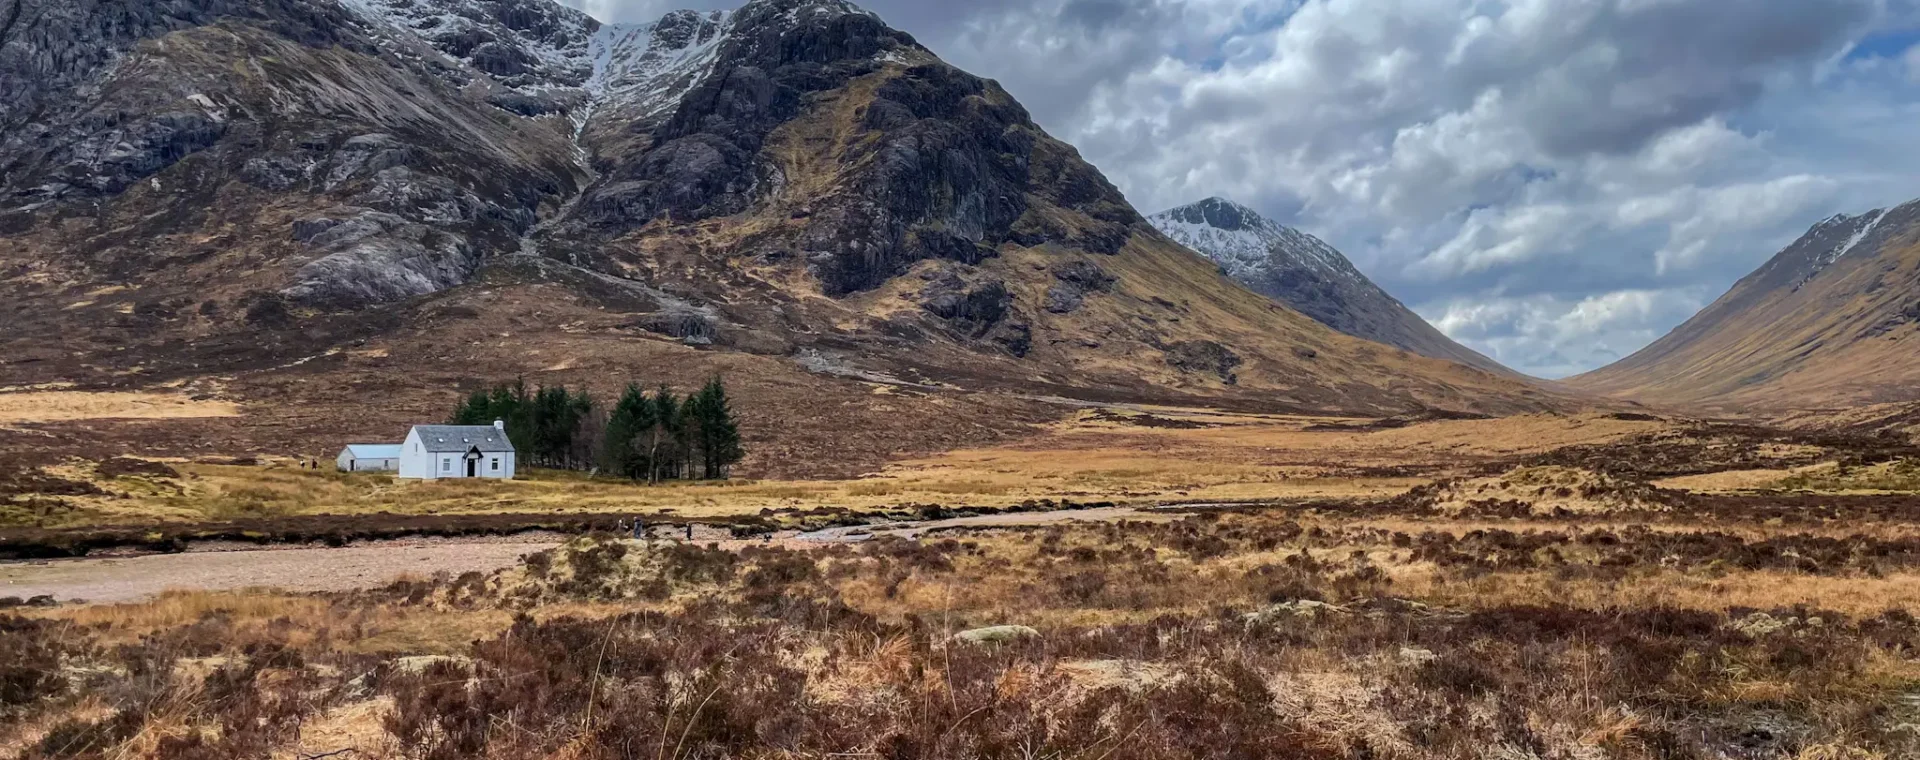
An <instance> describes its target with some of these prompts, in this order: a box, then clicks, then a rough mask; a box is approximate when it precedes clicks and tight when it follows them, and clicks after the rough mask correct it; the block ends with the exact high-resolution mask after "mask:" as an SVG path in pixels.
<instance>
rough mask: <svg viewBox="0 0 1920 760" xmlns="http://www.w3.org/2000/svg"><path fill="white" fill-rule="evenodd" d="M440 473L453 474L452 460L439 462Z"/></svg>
mask: <svg viewBox="0 0 1920 760" xmlns="http://www.w3.org/2000/svg"><path fill="white" fill-rule="evenodd" d="M440 471H441V472H453V460H451V459H442V460H440Z"/></svg>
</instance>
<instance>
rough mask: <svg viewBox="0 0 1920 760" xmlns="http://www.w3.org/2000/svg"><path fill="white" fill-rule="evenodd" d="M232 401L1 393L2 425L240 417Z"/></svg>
mask: <svg viewBox="0 0 1920 760" xmlns="http://www.w3.org/2000/svg"><path fill="white" fill-rule="evenodd" d="M239 415H240V406H239V405H238V404H235V403H233V402H230V401H213V400H199V401H196V400H194V399H192V398H189V397H187V396H185V395H180V394H170V393H109V392H86V391H24V392H13V393H0V424H9V423H14V424H17V423H29V422H63V421H71V420H106V419H122V420H167V419H181V418H189V417H237V416H239Z"/></svg>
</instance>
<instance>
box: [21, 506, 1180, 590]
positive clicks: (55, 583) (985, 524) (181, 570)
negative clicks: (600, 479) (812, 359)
mask: <svg viewBox="0 0 1920 760" xmlns="http://www.w3.org/2000/svg"><path fill="white" fill-rule="evenodd" d="M1174 517H1175V515H1171V514H1153V513H1150V512H1145V511H1142V510H1137V509H1133V508H1129V507H1111V508H1101V509H1085V510H1062V511H1055V512H1011V513H1003V514H995V515H981V516H975V517H958V518H950V519H945V520H932V521H923V522H898V523H882V524H876V525H866V526H851V527H836V528H829V529H826V530H820V531H813V532H809V533H793V532H787V533H782V534H777V535H774V536H770V537H768V538H767V539H764V540H762V539H747V540H738V539H728V538H726V533H725V532H724V531H719V530H716V529H713V528H710V527H709V528H704V529H699V530H698V532H697V533H696V534H695V536H694V540H695V541H696V542H697V543H701V544H713V545H717V546H720V547H722V548H739V547H744V546H749V545H766V544H768V543H770V542H777V543H779V544H781V545H783V546H788V547H790V548H811V547H819V546H825V545H828V544H834V543H849V542H858V541H864V540H868V539H871V538H874V537H878V536H889V535H891V536H900V537H902V538H918V537H920V535H922V534H924V533H926V532H928V531H935V530H943V529H967V528H996V527H1010V526H1016V525H1046V524H1050V523H1056V522H1066V521H1081V520H1121V519H1136V520H1166V519H1173V518H1174ZM666 533H667V534H670V535H671V536H672V537H677V530H675V529H668V530H667V531H666ZM564 540H565V536H564V535H562V534H558V533H552V534H540V535H539V536H537V537H536V536H527V535H523V536H518V537H497V538H439V539H400V540H393V541H376V542H368V543H363V544H357V545H354V546H347V547H339V548H333V547H315V546H307V547H292V548H279V549H254V548H247V549H240V550H227V551H218V550H216V551H190V552H185V553H181V554H155V555H149V556H143V557H102V558H86V559H60V560H49V561H34V562H0V597H9V596H11V597H19V598H21V599H29V598H32V597H35V596H42V595H48V596H52V597H53V598H54V599H56V600H58V601H62V602H68V601H75V600H85V601H89V602H127V601H135V600H139V599H146V598H148V597H152V596H156V595H158V594H160V593H162V592H165V591H169V590H174V589H191V590H196V591H221V590H228V589H239V588H252V587H266V588H278V589H284V590H287V591H350V590H353V589H362V588H372V587H376V586H381V585H384V584H386V583H388V582H390V581H392V580H393V579H395V578H397V577H400V576H402V575H417V576H429V575H433V574H434V573H439V572H447V573H455V574H458V573H464V572H467V571H470V570H477V571H480V572H490V571H493V570H498V569H500V568H503V567H508V566H510V565H513V564H514V563H516V562H518V561H519V560H520V557H521V556H523V555H526V554H529V553H532V552H536V551H540V550H542V549H550V548H553V547H555V546H559V545H560V544H561V543H562V542H563V541H564Z"/></svg>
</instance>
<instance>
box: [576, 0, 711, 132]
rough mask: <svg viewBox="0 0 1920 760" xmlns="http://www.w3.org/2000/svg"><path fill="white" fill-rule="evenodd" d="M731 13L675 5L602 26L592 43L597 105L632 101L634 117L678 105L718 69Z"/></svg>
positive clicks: (592, 84)
mask: <svg viewBox="0 0 1920 760" xmlns="http://www.w3.org/2000/svg"><path fill="white" fill-rule="evenodd" d="M732 17H733V14H732V13H731V12H729V11H711V12H708V13H699V12H696V11H674V12H672V13H669V14H667V15H666V16H664V17H662V18H661V19H660V20H659V21H655V22H653V23H650V24H615V25H609V26H605V27H601V29H600V31H599V32H598V33H597V34H595V35H594V37H593V41H592V43H591V45H590V50H591V54H592V56H593V76H592V77H591V78H589V79H588V80H587V90H588V92H589V93H590V96H591V97H592V99H593V102H594V104H595V107H596V108H597V107H605V106H608V105H614V106H626V107H631V108H633V109H634V110H633V111H632V112H630V113H628V114H626V115H627V116H628V117H631V118H649V117H652V116H656V115H658V114H660V113H662V112H664V111H665V110H667V109H668V108H671V107H673V105H674V104H676V103H678V102H680V98H681V96H683V95H685V94H686V93H687V91H689V90H691V89H693V86H694V85H696V84H698V83H699V82H700V80H701V79H704V78H705V76H706V74H707V72H709V71H711V70H712V69H713V65H714V62H715V61H716V60H717V59H718V58H719V53H720V45H721V43H723V42H725V41H726V38H727V34H728V33H729V32H730V31H731V30H732V24H731V21H732Z"/></svg>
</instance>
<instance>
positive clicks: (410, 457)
mask: <svg viewBox="0 0 1920 760" xmlns="http://www.w3.org/2000/svg"><path fill="white" fill-rule="evenodd" d="M513 465H514V450H513V442H512V441H509V440H507V429H506V425H505V424H504V423H501V422H498V421H496V422H494V423H493V424H492V425H415V426H413V429H412V430H409V431H407V440H406V441H404V442H402V443H401V444H400V477H403V478H420V479H423V480H438V479H441V478H511V477H513Z"/></svg>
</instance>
